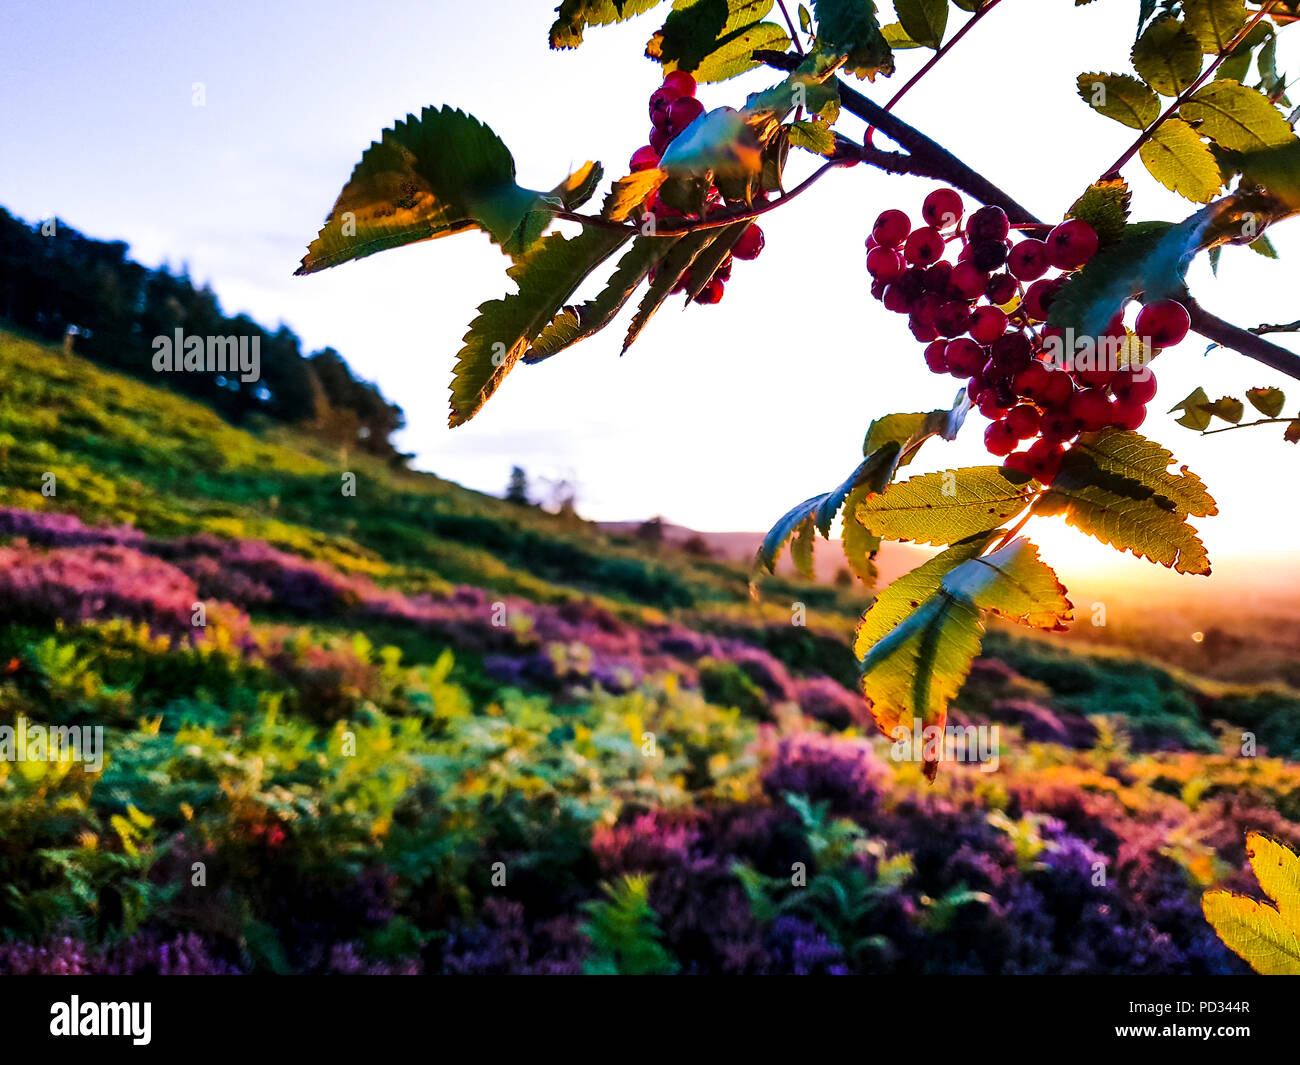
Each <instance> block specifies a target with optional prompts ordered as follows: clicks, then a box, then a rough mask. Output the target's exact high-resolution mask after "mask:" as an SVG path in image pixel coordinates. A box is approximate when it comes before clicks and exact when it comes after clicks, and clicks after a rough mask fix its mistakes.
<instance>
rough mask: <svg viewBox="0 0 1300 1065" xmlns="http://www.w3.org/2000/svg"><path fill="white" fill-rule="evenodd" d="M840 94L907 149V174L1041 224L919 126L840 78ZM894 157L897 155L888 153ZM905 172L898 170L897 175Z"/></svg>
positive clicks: (773, 58) (777, 61) (763, 55)
mask: <svg viewBox="0 0 1300 1065" xmlns="http://www.w3.org/2000/svg"><path fill="white" fill-rule="evenodd" d="M754 58H755V59H758V60H760V61H761V62H763V63H766V64H767V65H768V66H771V67H775V68H777V69H778V70H786V71H789V70H794V69H795V68H796V67H797V66H798V65H799V63H800V61H801V60H800V57H799V56H797V55H791V54H789V53H788V52H764V51H757V52H755V53H754ZM836 82H837V83H838V86H839V91H840V105H841V106H842V107H843V108H844V110H846V111H847V112H848V113H849V114H851V115H856V116H857V117H858V118H860V119H862V121H864V122H865V123H867V125H869V126H875V128H876V129H878V130H880V132H881V133H883V134H884V135H885V136H886V137H888V138H889V139H890V140H892V141H894V142H895V143H896V144H898V146H899V147H901V148H906V149H907V151H908V152H909V153H910V154H911V156H912V158H913V163H912V164H911V169H909V170H907V171H906V173H910V174H915V175H917V176H918V177H929V178H934V179H935V180H936V181H945V182H947V183H948V184H949V185H952V186H953V187H955V188H958V189H961V190H962V192H965V193H968V194H970V195H971V196H973V197H974V198H975V199H977V200H979V201H980V203H987V204H992V205H993V206H995V207H1001V208H1002V209H1003V210H1004V211H1006V212H1007V217H1008V218H1010V219H1011V221H1012V222H1013V223H1022V222H1034V223H1037V222H1039V221H1040V219H1039V218H1038V217H1036V216H1035V215H1034V214H1033V213H1032V212H1031V211H1029V210H1028V209H1027V208H1025V207H1022V206H1021V205H1020V204H1019V203H1017V202H1016V201H1015V200H1013V199H1012V198H1011V197H1010V196H1009V195H1007V193H1005V192H1003V191H1002V190H1001V189H1000V188H998V187H997V186H996V185H995V184H993V182H991V181H990V180H989V179H988V178H986V177H985V176H984V175H983V174H981V173H979V172H978V171H977V170H973V169H972V168H971V167H969V166H967V165H966V164H965V163H963V162H962V161H961V160H960V159H958V158H957V157H956V156H955V155H953V154H952V152H950V151H948V150H947V149H946V148H944V147H943V146H942V145H940V144H939V143H938V142H936V141H933V140H931V139H930V138H929V137H927V136H926V135H925V134H924V133H922V132H921V131H920V130H919V129H917V128H916V127H915V126H911V125H908V123H906V122H904V121H903V120H902V119H901V118H898V117H897V116H895V115H894V114H893V112H891V111H887V110H885V108H883V107H881V106H880V105H879V104H878V103H876V102H874V101H873V100H869V99H867V97H865V96H863V95H862V93H860V92H858V90H857V89H855V88H853V87H852V86H851V85H848V84H847V83H845V82H844V81H843V80H841V79H839V78H837V79H836ZM888 154H889V155H893V154H894V153H888ZM863 158H864V159H865V161H867V162H871V163H873V164H874V162H875V160H874V159H872V158H868V157H867V156H865V155H864V156H863ZM903 172H904V171H900V170H894V171H893V173H903Z"/></svg>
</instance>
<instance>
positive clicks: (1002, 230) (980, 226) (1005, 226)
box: [966, 207, 1011, 241]
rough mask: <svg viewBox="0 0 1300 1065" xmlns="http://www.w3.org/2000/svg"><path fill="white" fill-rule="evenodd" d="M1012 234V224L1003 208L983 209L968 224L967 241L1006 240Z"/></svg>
mask: <svg viewBox="0 0 1300 1065" xmlns="http://www.w3.org/2000/svg"><path fill="white" fill-rule="evenodd" d="M1010 232H1011V223H1010V222H1009V221H1008V220H1007V212H1006V211H1004V210H1002V208H1001V207H981V208H980V209H979V210H978V211H976V212H975V213H974V214H972V215H971V216H970V219H969V220H968V221H967V222H966V239H967V240H969V241H977V240H1006V239H1007V234H1008V233H1010Z"/></svg>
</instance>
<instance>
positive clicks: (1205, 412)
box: [1169, 388, 1210, 432]
mask: <svg viewBox="0 0 1300 1065" xmlns="http://www.w3.org/2000/svg"><path fill="white" fill-rule="evenodd" d="M1209 407H1210V397H1209V396H1207V395H1206V394H1205V389H1203V388H1197V389H1195V390H1193V391H1192V393H1191V394H1190V395H1189V396H1188V397H1187V398H1186V399H1185V400H1183V401H1182V402H1181V403H1178V404H1175V405H1174V406H1172V407H1170V408H1169V413H1170V414H1173V412H1174V411H1176V410H1180V411H1182V412H1183V416H1182V417H1181V418H1179V419H1177V421H1178V424H1179V425H1184V426H1186V427H1187V428H1188V429H1195V430H1196V431H1197V432H1204V431H1205V430H1206V429H1208V428H1209V426H1210V411H1209Z"/></svg>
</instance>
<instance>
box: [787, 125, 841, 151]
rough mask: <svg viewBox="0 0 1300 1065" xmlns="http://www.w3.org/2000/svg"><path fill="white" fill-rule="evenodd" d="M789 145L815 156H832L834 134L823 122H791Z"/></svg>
mask: <svg viewBox="0 0 1300 1065" xmlns="http://www.w3.org/2000/svg"><path fill="white" fill-rule="evenodd" d="M790 145H791V146H792V147H794V148H802V149H804V151H808V152H812V153H813V154H815V155H826V156H829V155H834V154H835V134H834V133H832V132H831V128H830V126H828V125H827V124H826V123H825V122H818V121H811V122H810V121H807V120H804V121H801V122H791V123H790Z"/></svg>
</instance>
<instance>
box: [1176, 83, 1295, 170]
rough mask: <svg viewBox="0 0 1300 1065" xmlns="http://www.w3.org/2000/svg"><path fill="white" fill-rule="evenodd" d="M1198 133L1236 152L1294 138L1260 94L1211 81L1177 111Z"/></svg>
mask: <svg viewBox="0 0 1300 1065" xmlns="http://www.w3.org/2000/svg"><path fill="white" fill-rule="evenodd" d="M1179 114H1180V115H1181V116H1182V117H1183V118H1185V119H1186V120H1187V121H1189V122H1199V123H1200V127H1199V132H1200V133H1201V134H1202V135H1204V136H1206V137H1209V138H1210V139H1211V140H1213V141H1214V142H1215V143H1216V144H1220V145H1222V146H1223V147H1224V148H1229V149H1231V150H1232V151H1236V152H1246V151H1252V150H1257V149H1260V148H1274V147H1277V146H1279V145H1282V144H1286V143H1288V142H1290V141H1293V140H1295V139H1296V136H1295V133H1294V132H1293V131H1292V129H1291V127H1290V126H1289V125H1287V121H1286V118H1285V117H1284V116H1283V115H1282V112H1281V111H1279V110H1278V109H1277V108H1276V107H1274V106H1273V104H1272V103H1271V102H1270V101H1269V99H1268V98H1267V97H1266V96H1264V94H1263V93H1261V92H1259V91H1258V90H1256V89H1248V88H1247V87H1246V86H1245V85H1241V84H1239V83H1238V82H1235V81H1228V80H1223V81H1212V82H1210V84H1208V85H1206V86H1204V87H1202V88H1200V89H1197V90H1196V93H1195V94H1194V95H1193V96H1192V98H1191V99H1190V100H1188V101H1187V102H1186V103H1185V104H1183V106H1182V107H1181V108H1180V109H1179Z"/></svg>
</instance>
